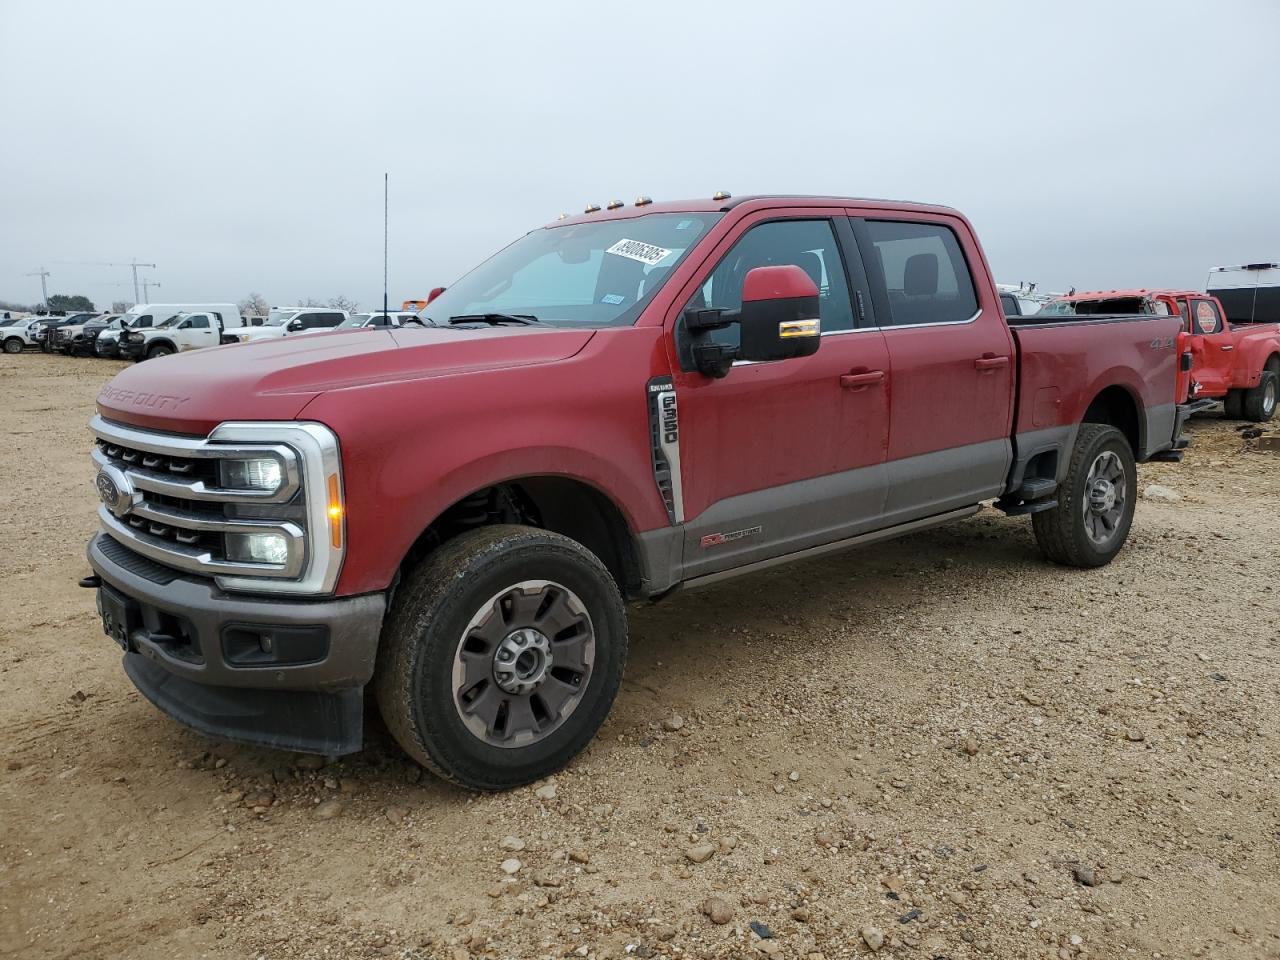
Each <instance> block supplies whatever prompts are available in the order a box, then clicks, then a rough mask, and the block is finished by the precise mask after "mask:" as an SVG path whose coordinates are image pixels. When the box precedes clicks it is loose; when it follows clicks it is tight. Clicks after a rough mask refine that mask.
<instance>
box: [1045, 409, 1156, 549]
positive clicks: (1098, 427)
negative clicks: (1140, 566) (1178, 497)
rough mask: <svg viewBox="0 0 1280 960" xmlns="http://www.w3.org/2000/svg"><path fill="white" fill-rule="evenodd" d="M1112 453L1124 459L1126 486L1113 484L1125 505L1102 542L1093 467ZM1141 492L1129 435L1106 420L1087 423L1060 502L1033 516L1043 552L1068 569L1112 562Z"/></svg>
mask: <svg viewBox="0 0 1280 960" xmlns="http://www.w3.org/2000/svg"><path fill="white" fill-rule="evenodd" d="M1108 454H1113V455H1114V457H1115V458H1116V460H1118V468H1119V473H1120V474H1121V475H1122V476H1123V479H1124V485H1123V488H1120V486H1119V483H1118V481H1117V482H1116V483H1114V484H1112V487H1113V490H1119V491H1120V492H1119V493H1118V494H1116V495H1115V499H1120V498H1121V497H1122V498H1123V499H1121V501H1120V503H1119V510H1118V511H1117V512H1116V516H1115V518H1114V521H1113V522H1114V526H1113V527H1112V528H1110V529H1109V530H1106V531H1105V533H1104V539H1103V540H1102V541H1101V542H1100V541H1099V540H1098V539H1096V538H1095V534H1094V533H1092V532H1091V528H1092V526H1093V525H1095V524H1097V525H1099V528H1100V527H1101V526H1102V525H1103V519H1104V518H1103V517H1101V516H1098V517H1095V518H1093V519H1090V512H1091V506H1090V505H1091V503H1092V502H1094V501H1092V499H1091V492H1092V491H1093V487H1094V485H1093V484H1092V483H1091V482H1090V471H1091V470H1093V469H1094V467H1095V464H1097V463H1099V462H1100V461H1102V460H1103V458H1104V457H1106V455H1108ZM1107 460H1108V461H1109V460H1110V458H1107ZM1104 479H1105V478H1104ZM1108 482H1110V481H1108ZM1137 495H1138V470H1137V467H1136V466H1135V464H1134V459H1133V450H1132V449H1131V448H1130V447H1129V441H1128V440H1126V439H1125V436H1124V434H1122V433H1121V432H1120V431H1119V430H1117V429H1116V428H1115V427H1112V426H1108V425H1106V424H1101V423H1085V424H1081V426H1080V430H1079V432H1078V433H1077V434H1076V443H1075V447H1074V448H1073V449H1072V451H1071V462H1070V463H1069V464H1068V466H1067V475H1066V478H1065V479H1064V480H1063V481H1062V484H1061V485H1060V486H1059V487H1058V492H1057V498H1058V505H1057V506H1056V507H1054V508H1053V509H1052V510H1045V511H1042V512H1040V513H1036V514H1032V516H1031V526H1032V529H1033V530H1034V531H1035V535H1036V543H1038V544H1039V546H1040V551H1041V552H1042V553H1043V554H1044V555H1045V557H1047V558H1048V559H1049V560H1052V561H1053V562H1054V563H1060V564H1062V565H1063V566H1068V567H1084V568H1089V567H1101V566H1104V565H1105V564H1108V563H1110V562H1111V560H1112V558H1114V557H1115V555H1116V554H1117V553H1119V552H1120V548H1121V547H1123V546H1124V542H1125V539H1126V538H1127V537H1128V536H1129V527H1130V526H1131V525H1132V524H1133V511H1134V505H1135V501H1136V499H1137ZM1104 496H1105V494H1104Z"/></svg>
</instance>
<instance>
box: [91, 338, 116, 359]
mask: <svg viewBox="0 0 1280 960" xmlns="http://www.w3.org/2000/svg"><path fill="white" fill-rule="evenodd" d="M93 352H94V353H96V354H97V355H98V356H100V357H118V356H120V344H119V343H117V342H116V341H115V340H114V339H109V340H103V339H102V338H101V337H99V338H98V339H97V340H95V341H94V342H93Z"/></svg>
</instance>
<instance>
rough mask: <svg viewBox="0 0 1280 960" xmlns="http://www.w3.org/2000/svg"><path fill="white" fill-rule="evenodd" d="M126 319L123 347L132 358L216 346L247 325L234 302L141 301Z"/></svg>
mask: <svg viewBox="0 0 1280 960" xmlns="http://www.w3.org/2000/svg"><path fill="white" fill-rule="evenodd" d="M124 323H125V325H126V326H127V327H128V329H127V330H123V331H121V333H120V337H119V350H120V355H121V356H123V357H127V358H129V359H131V360H150V359H152V358H153V357H165V356H168V355H169V354H171V353H178V352H179V351H185V350H198V349H200V348H201V347H216V346H217V345H218V344H220V343H222V342H223V340H224V338H226V339H228V341H229V342H230V338H231V337H232V336H233V335H234V334H233V331H238V330H241V329H243V328H244V320H243V318H241V316H240V309H239V308H238V307H237V306H236V305H235V304H234V303H141V304H138V305H137V306H135V307H130V308H129V309H128V310H127V311H126V312H125V315H124Z"/></svg>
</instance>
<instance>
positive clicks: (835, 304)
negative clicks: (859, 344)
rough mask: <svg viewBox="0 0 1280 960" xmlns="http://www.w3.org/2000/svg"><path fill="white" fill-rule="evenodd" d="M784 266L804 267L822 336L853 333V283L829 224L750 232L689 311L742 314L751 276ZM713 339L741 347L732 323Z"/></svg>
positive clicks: (782, 223)
mask: <svg viewBox="0 0 1280 960" xmlns="http://www.w3.org/2000/svg"><path fill="white" fill-rule="evenodd" d="M784 264H793V265H795V266H798V267H800V268H801V269H802V270H804V272H805V273H807V274H808V275H809V278H810V279H811V280H813V283H814V286H816V287H817V288H818V314H819V317H820V318H821V320H822V332H823V333H831V332H838V331H841V330H852V329H853V327H854V322H853V308H852V305H851V303H850V299H849V282H848V280H847V278H846V277H845V272H844V263H843V262H842V261H841V259H840V248H839V247H838V246H837V245H836V236H835V231H834V230H833V229H832V227H831V221H829V220H774V221H770V222H768V223H762V224H759V225H757V226H754V227H752V228H751V229H750V230H748V231H747V232H746V233H744V234H743V235H742V237H741V238H739V240H738V242H737V243H735V244H734V245H733V247H732V248H731V249H730V250H729V252H728V253H727V254H725V256H724V259H722V260H721V261H720V262H719V263H718V264H717V265H716V268H715V269H714V270H712V271H711V274H710V276H708V277H707V279H706V280H705V281H704V282H703V284H702V286H701V287H699V288H698V290H697V291H696V292H695V293H694V295H693V296H692V297H690V298H689V302H688V303H687V304H685V307H686V309H689V308H692V309H720V310H738V309H740V308H741V307H742V285H743V282H744V281H745V280H746V277H747V273H748V271H750V270H753V269H754V268H756V267H771V266H782V265H784ZM712 336H713V337H714V339H715V340H716V341H717V342H720V343H737V342H738V327H737V325H736V324H733V325H731V326H729V327H727V328H726V329H724V330H717V331H715V332H714V333H713V334H712Z"/></svg>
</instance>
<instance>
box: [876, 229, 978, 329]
mask: <svg viewBox="0 0 1280 960" xmlns="http://www.w3.org/2000/svg"><path fill="white" fill-rule="evenodd" d="M866 230H867V236H868V238H869V239H870V241H871V244H870V246H871V249H870V250H869V251H864V253H866V254H867V255H866V256H864V258H863V259H864V262H865V263H866V268H867V272H868V273H869V274H870V276H871V283H872V285H873V288H874V286H876V285H877V281H880V282H882V283H883V284H884V287H883V289H884V291H885V295H886V298H887V300H888V307H889V316H888V318H887V319H886V318H883V317H882V318H881V320H880V322H881V325H882V326H889V325H893V326H919V325H921V324H930V323H963V322H964V321H965V320H968V319H970V318H971V317H972V316H973V315H974V314H975V313H977V312H978V297H977V294H976V293H975V292H974V288H973V277H972V276H971V275H970V273H969V265H968V264H967V263H965V259H964V253H963V252H962V251H961V249H960V242H959V241H958V240H957V239H956V235H955V234H954V233H953V232H952V231H951V229H950V228H949V227H946V226H944V225H942V224H940V223H914V222H910V223H909V222H904V221H897V220H868V221H866Z"/></svg>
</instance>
